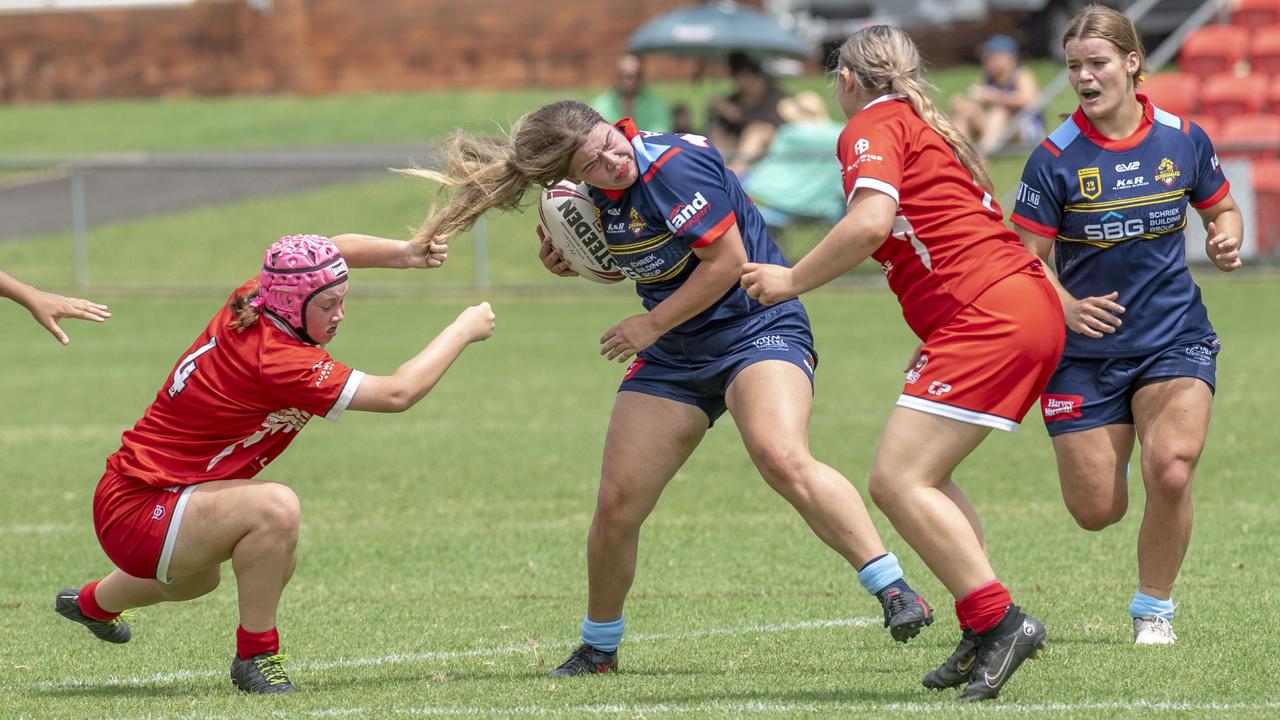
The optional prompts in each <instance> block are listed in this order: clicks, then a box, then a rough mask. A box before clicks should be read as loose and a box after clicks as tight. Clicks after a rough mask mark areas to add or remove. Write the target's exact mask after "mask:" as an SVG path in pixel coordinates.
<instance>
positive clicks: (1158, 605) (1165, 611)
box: [1129, 591, 1174, 620]
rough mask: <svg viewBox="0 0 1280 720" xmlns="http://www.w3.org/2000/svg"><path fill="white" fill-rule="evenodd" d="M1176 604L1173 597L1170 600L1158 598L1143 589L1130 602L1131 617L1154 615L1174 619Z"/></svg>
mask: <svg viewBox="0 0 1280 720" xmlns="http://www.w3.org/2000/svg"><path fill="white" fill-rule="evenodd" d="M1173 610H1174V604H1173V600H1172V598H1171V599H1169V600H1158V599H1156V598H1153V597H1151V596H1150V595H1147V594H1145V593H1143V592H1141V591H1139V592H1136V593H1134V594H1133V602H1131V603H1129V616H1130V617H1136V618H1139V617H1151V616H1153V615H1155V616H1159V617H1162V618H1164V619H1165V620H1172V619H1173Z"/></svg>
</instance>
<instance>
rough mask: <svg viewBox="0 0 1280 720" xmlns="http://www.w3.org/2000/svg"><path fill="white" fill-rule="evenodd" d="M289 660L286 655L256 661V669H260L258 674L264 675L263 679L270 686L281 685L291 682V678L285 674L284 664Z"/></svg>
mask: <svg viewBox="0 0 1280 720" xmlns="http://www.w3.org/2000/svg"><path fill="white" fill-rule="evenodd" d="M286 660H288V658H286V657H285V656H284V655H272V656H271V657H265V658H262V659H261V660H254V661H253V665H254V667H256V668H258V672H260V673H262V677H263V678H264V679H265V680H266V681H267V683H268V684H269V685H280V684H282V683H287V682H289V676H288V675H286V674H285V672H284V662H285V661H286Z"/></svg>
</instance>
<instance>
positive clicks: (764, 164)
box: [742, 91, 844, 228]
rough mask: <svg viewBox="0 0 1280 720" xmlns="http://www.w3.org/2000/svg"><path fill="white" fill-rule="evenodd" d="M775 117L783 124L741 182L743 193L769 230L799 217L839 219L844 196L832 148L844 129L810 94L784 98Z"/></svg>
mask: <svg viewBox="0 0 1280 720" xmlns="http://www.w3.org/2000/svg"><path fill="white" fill-rule="evenodd" d="M778 115H779V116H780V117H781V118H782V120H784V121H785V122H784V123H783V124H782V125H780V126H779V127H778V131H777V133H775V134H774V137H773V142H771V143H770V144H769V150H768V152H767V153H765V156H764V157H763V158H761V159H760V160H759V161H758V162H757V163H756V164H755V165H754V166H753V167H752V168H751V172H749V173H747V175H746V177H745V178H744V179H743V183H742V185H743V189H745V190H746V191H747V194H748V195H750V196H751V199H752V200H754V201H755V203H756V206H757V207H758V208H759V209H760V214H761V215H762V216H764V220H765V224H767V225H768V226H769V227H771V228H783V227H786V226H787V225H790V224H791V223H793V222H795V221H796V220H801V219H803V220H821V221H824V222H835V221H836V220H839V219H840V217H841V216H843V215H844V197H843V196H842V195H841V191H840V187H841V185H840V163H839V162H837V161H836V159H835V149H836V141H837V140H838V139H839V138H840V131H841V130H842V129H843V128H844V126H843V125H841V124H840V123H838V122H836V121H834V120H832V119H831V116H830V115H828V114H827V105H826V102H825V101H824V100H823V99H822V96H821V95H819V94H818V93H816V92H812V91H805V92H802V93H799V94H797V95H796V96H795V97H790V98H783V99H782V100H781V101H780V102H779V103H778Z"/></svg>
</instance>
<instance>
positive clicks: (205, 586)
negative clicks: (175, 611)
mask: <svg viewBox="0 0 1280 720" xmlns="http://www.w3.org/2000/svg"><path fill="white" fill-rule="evenodd" d="M221 582H222V570H221V569H220V568H217V567H214V568H210V569H209V570H206V571H204V572H201V573H199V574H197V575H192V576H189V577H184V578H178V579H177V580H176V581H174V582H173V583H172V584H170V585H161V586H160V593H161V594H162V595H164V596H165V598H166V599H167V600H170V601H182V600H194V599H196V598H198V597H201V596H203V595H208V594H209V593H211V592H213V591H214V590H216V589H217V588H218V585H219V583H221Z"/></svg>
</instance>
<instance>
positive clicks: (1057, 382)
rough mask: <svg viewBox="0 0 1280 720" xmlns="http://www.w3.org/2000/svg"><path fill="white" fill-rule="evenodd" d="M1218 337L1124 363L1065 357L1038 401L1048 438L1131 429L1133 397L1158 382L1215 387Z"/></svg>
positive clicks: (1115, 359) (1125, 360) (1127, 360)
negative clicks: (1190, 381) (1184, 380)
mask: <svg viewBox="0 0 1280 720" xmlns="http://www.w3.org/2000/svg"><path fill="white" fill-rule="evenodd" d="M1220 349H1221V345H1220V344H1219V342H1218V336H1217V335H1210V336H1208V337H1205V338H1203V339H1201V340H1197V341H1194V342H1189V343H1182V344H1179V345H1170V346H1169V347H1167V348H1164V349H1162V350H1159V351H1157V352H1154V353H1151V354H1150V355H1145V356H1140V357H1128V358H1073V357H1064V358H1062V361H1061V362H1060V363H1058V369H1057V370H1056V371H1055V372H1054V373H1053V377H1052V378H1050V379H1049V385H1048V387H1046V388H1045V390H1044V395H1043V396H1041V398H1040V410H1041V412H1042V413H1043V414H1044V423H1045V427H1046V428H1047V429H1048V430H1049V435H1051V436H1053V435H1061V434H1063V433H1069V432H1078V431H1080V430H1089V429H1091V428H1096V427H1102V426H1103V425H1132V424H1133V409H1132V407H1131V403H1132V401H1133V393H1134V392H1136V391H1137V390H1139V389H1140V388H1142V387H1144V386H1146V385H1150V384H1152V383H1155V382H1159V381H1161V380H1168V379H1169V378H1175V377H1193V378H1199V379H1201V380H1203V381H1204V382H1205V383H1206V384H1207V385H1208V386H1209V391H1210V392H1212V391H1213V390H1214V389H1215V388H1216V387H1217V370H1218V351H1219V350H1220Z"/></svg>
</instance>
